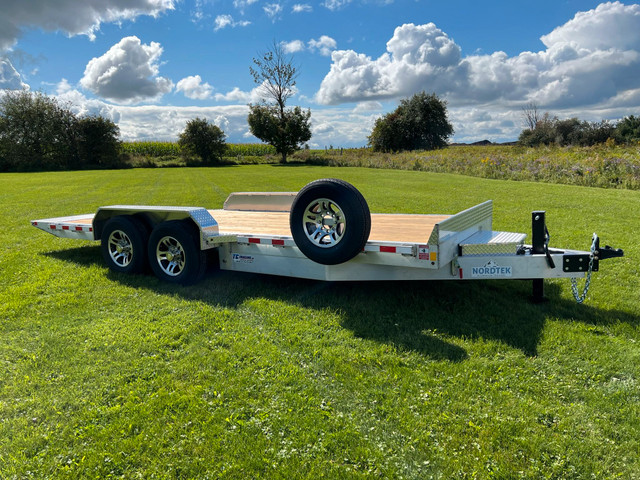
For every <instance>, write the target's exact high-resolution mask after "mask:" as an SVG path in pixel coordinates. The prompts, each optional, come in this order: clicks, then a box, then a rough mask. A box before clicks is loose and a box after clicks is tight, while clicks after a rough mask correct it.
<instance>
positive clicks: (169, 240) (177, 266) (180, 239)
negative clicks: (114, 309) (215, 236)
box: [148, 220, 207, 285]
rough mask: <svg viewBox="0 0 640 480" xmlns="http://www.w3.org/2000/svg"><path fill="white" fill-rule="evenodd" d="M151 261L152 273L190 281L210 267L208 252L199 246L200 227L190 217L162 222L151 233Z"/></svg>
mask: <svg viewBox="0 0 640 480" xmlns="http://www.w3.org/2000/svg"><path fill="white" fill-rule="evenodd" d="M148 255H149V264H150V265H151V269H152V270H153V273H155V275H156V276H157V277H158V278H159V279H160V280H163V281H165V282H169V283H176V284H180V285H191V284H193V283H196V282H197V281H198V280H200V279H201V278H202V276H203V275H204V273H205V271H206V269H207V256H206V254H205V252H204V251H202V250H201V249H200V242H199V236H198V230H197V228H196V227H195V226H194V225H193V224H192V223H191V222H190V221H188V220H171V221H168V222H163V223H160V224H158V225H156V227H155V228H154V229H153V232H151V236H150V237H149V248H148Z"/></svg>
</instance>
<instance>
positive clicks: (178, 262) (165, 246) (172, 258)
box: [156, 236, 185, 277]
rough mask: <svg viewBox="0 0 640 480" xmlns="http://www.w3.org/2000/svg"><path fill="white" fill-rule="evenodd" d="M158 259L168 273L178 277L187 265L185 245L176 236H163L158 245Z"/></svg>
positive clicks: (160, 265)
mask: <svg viewBox="0 0 640 480" xmlns="http://www.w3.org/2000/svg"><path fill="white" fill-rule="evenodd" d="M156 260H157V262H158V266H159V267H160V268H161V269H162V271H163V272H164V273H165V274H166V275H169V276H171V277H177V276H178V275H180V274H181V273H182V271H183V270H184V266H185V251H184V247H183V246H182V244H181V243H180V242H179V241H178V240H177V239H176V238H174V237H171V236H167V237H163V238H161V239H160V241H159V242H158V246H157V247H156Z"/></svg>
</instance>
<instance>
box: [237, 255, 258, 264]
mask: <svg viewBox="0 0 640 480" xmlns="http://www.w3.org/2000/svg"><path fill="white" fill-rule="evenodd" d="M253 260H254V258H253V256H252V255H240V254H239V253H234V254H233V262H234V263H253Z"/></svg>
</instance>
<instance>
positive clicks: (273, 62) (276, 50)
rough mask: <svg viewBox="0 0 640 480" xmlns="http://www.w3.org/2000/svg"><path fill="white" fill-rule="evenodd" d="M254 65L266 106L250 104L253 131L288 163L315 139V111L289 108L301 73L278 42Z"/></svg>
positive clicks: (250, 126)
mask: <svg viewBox="0 0 640 480" xmlns="http://www.w3.org/2000/svg"><path fill="white" fill-rule="evenodd" d="M253 64H254V66H255V68H254V67H249V71H250V73H251V76H252V77H253V80H254V82H255V83H256V84H258V85H260V90H261V94H262V96H263V102H262V103H260V104H257V105H252V104H249V116H248V118H247V121H248V123H249V129H250V130H251V133H252V134H253V135H254V136H256V137H257V138H259V139H260V140H262V141H263V142H267V143H268V144H270V145H273V146H274V147H275V149H276V152H277V153H279V154H280V155H282V158H281V162H282V163H286V162H287V155H289V154H291V153H293V152H295V151H296V150H298V149H300V148H301V147H302V145H303V144H304V142H306V141H308V140H309V139H310V138H311V125H310V122H309V119H310V117H311V111H310V110H307V111H306V112H304V111H302V109H300V107H295V108H294V109H287V108H286V106H287V100H289V98H291V96H292V95H293V94H294V87H295V85H296V79H297V78H298V70H297V68H296V67H295V66H294V65H293V60H292V58H291V57H287V56H286V55H285V54H284V51H283V50H282V47H281V46H280V45H278V44H277V43H275V42H274V43H273V47H272V50H271V51H268V52H266V53H264V54H263V55H262V57H261V58H254V59H253Z"/></svg>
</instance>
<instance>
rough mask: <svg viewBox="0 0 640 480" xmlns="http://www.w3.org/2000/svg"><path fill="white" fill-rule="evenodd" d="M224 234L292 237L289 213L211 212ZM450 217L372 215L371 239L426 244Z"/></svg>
mask: <svg viewBox="0 0 640 480" xmlns="http://www.w3.org/2000/svg"><path fill="white" fill-rule="evenodd" d="M209 213H210V214H211V216H212V217H213V218H215V219H216V222H218V228H219V230H220V233H221V234H248V235H273V236H282V237H290V236H291V230H290V228H289V212H249V211H240V210H209ZM449 216H450V215H404V214H395V213H394V214H380V213H372V214H371V234H370V235H369V240H371V241H380V242H406V243H414V244H420V243H427V241H428V240H429V236H430V235H431V232H432V231H433V227H434V226H435V225H436V223H438V222H441V221H442V220H444V219H446V218H449Z"/></svg>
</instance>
